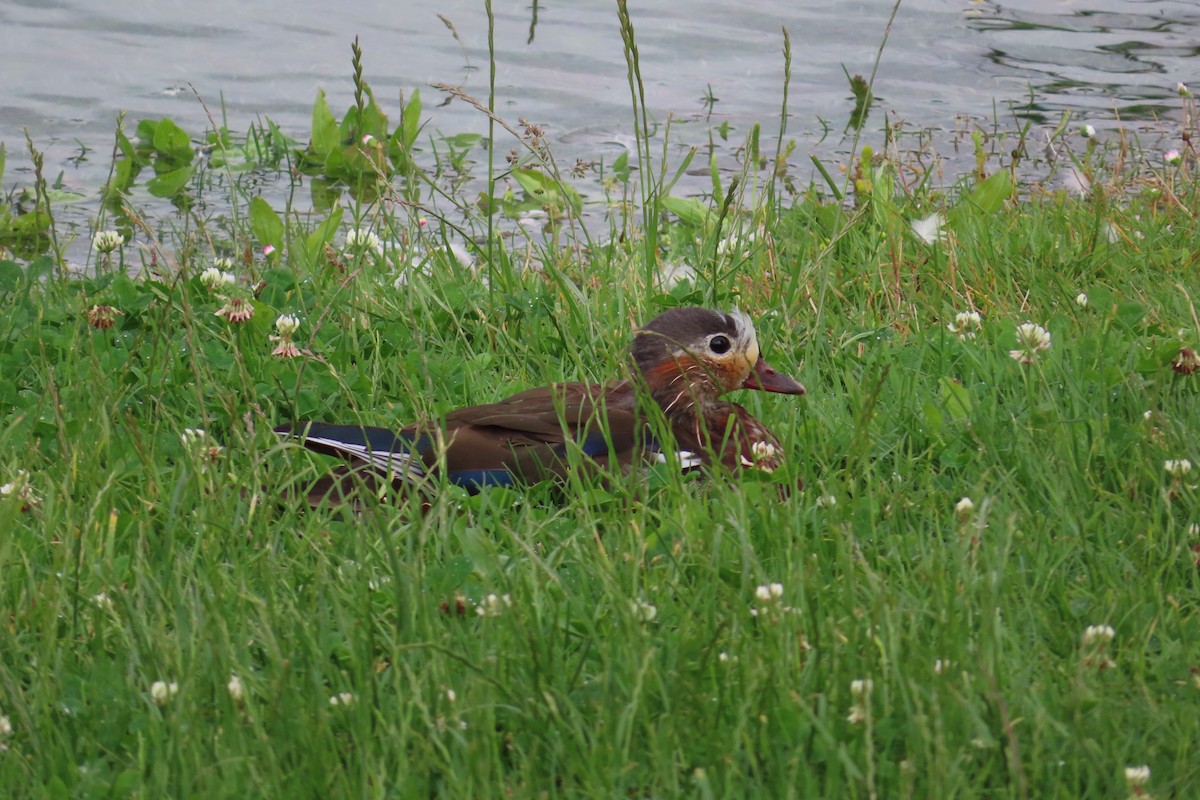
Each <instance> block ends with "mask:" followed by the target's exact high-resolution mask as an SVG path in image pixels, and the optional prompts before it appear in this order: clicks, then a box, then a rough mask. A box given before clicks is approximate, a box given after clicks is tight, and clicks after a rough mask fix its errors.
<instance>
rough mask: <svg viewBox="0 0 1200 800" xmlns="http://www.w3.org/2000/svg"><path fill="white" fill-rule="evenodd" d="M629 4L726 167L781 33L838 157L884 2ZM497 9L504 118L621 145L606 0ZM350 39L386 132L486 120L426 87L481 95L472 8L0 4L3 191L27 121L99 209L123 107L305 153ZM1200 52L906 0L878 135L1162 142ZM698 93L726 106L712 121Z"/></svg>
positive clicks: (890, 46) (1137, 33)
mask: <svg viewBox="0 0 1200 800" xmlns="http://www.w3.org/2000/svg"><path fill="white" fill-rule="evenodd" d="M630 5H631V13H632V16H633V22H634V26H635V29H636V34H637V41H638V47H639V51H640V62H641V68H642V74H643V76H644V78H645V84H646V92H647V101H648V104H649V107H650V109H651V112H652V114H653V115H654V116H655V117H657V118H658V119H659V120H665V119H667V117H668V115H674V117H675V118H676V119H678V120H679V121H680V123H681V124H680V125H679V126H678V127H677V128H676V136H677V137H678V140H680V141H683V142H689V141H690V142H701V141H705V140H706V139H707V131H708V128H709V126H710V125H719V124H721V123H727V124H728V125H729V126H730V130H731V133H730V139H729V142H730V144H729V146H728V149H727V151H726V152H725V154H724V156H725V157H726V158H727V159H728V158H732V153H733V152H734V148H735V147H736V145H738V144H741V143H742V141H744V137H745V135H746V133H747V131H748V130H749V127H750V126H751V125H752V124H754V123H755V122H761V123H763V126H764V129H765V130H766V131H770V132H773V131H775V130H776V129H777V128H778V125H779V110H780V102H781V92H782V87H783V78H782V75H783V58H782V53H781V51H782V47H783V36H782V33H781V28H783V27H786V28H787V29H788V31H789V32H790V34H791V40H792V51H793V65H792V75H793V77H792V84H791V100H790V109H789V110H790V112H791V114H790V119H789V120H788V135H789V137H792V138H795V139H797V141H798V142H799V147H798V148H797V151H796V155H795V157H794V163H795V165H796V169H797V170H798V171H799V172H800V173H802V174H804V175H807V174H809V172H810V171H811V166H810V165H809V164H808V153H809V152H810V151H816V150H821V149H822V148H825V147H836V145H835V142H836V140H837V139H838V138H839V137H840V134H841V131H842V130H843V128H844V127H845V125H846V121H847V118H848V115H849V112H850V110H851V108H852V101H851V99H850V94H849V91H848V88H847V82H846V79H845V76H844V74H843V71H842V69H843V66H844V67H845V69H846V70H848V71H849V72H850V73H852V74H854V73H859V74H863V75H869V74H870V70H871V67H872V63H873V61H874V59H875V54H876V51H877V49H878V47H879V43H880V41H881V39H882V37H883V35H884V31H885V28H886V26H887V20H888V16H889V14H890V12H891V7H892V6H891V3H888V2H881V1H880V0H806V2H804V3H794V2H781V1H780V0H740V2H738V3H729V2H727V1H726V0H721V1H720V2H716V1H714V0H690V2H688V3H687V4H681V3H679V2H677V1H676V0H634V2H631V3H630ZM535 12H536V16H535ZM495 14H496V35H495V41H496V62H497V78H496V82H497V83H496V85H497V95H498V100H497V107H498V111H499V113H500V114H501V115H502V116H504V117H506V118H508V119H510V120H511V121H512V122H513V123H514V124H515V122H516V119H517V118H518V117H524V118H526V119H528V120H530V121H533V122H537V123H539V124H541V125H543V126H544V127H545V128H546V130H547V132H548V137H549V140H550V142H551V144H552V146H553V147H554V148H555V151H556V153H557V154H558V155H559V157H560V160H561V161H563V162H564V163H570V161H572V160H573V159H574V158H575V157H584V158H588V159H591V158H599V157H603V158H608V159H611V158H612V157H613V156H614V155H615V154H617V153H619V152H620V151H621V149H622V147H623V146H624V145H623V143H627V142H628V141H629V139H630V136H631V134H632V130H633V127H632V122H631V118H632V114H631V103H630V91H629V84H628V80H627V77H626V65H625V59H624V55H623V51H622V43H621V38H620V32H619V25H618V21H617V14H616V7H615V3H613V2H609V1H607V0H558V2H549V3H546V2H541V3H538V4H537V5H536V7H535V6H533V5H531V4H530V3H529V2H523V3H519V4H518V3H509V2H503V1H502V0H497V2H496V3H495ZM439 15H440V18H439ZM443 19H444V20H445V22H444V21H443ZM447 22H448V23H449V25H450V26H453V30H454V31H455V32H457V35H458V37H459V40H461V42H460V41H459V40H456V39H455V36H454V35H453V34H452V33H451V29H450V27H449V26H448V25H447V24H446V23H447ZM355 36H358V37H359V39H360V41H361V43H362V46H363V49H364V51H365V75H366V78H367V80H368V82H369V83H370V84H371V86H372V87H373V88H374V90H375V92H376V96H377V97H378V98H379V100H380V101H381V103H382V104H383V106H384V107H385V109H386V110H387V111H388V112H389V114H390V115H391V117H392V120H393V122H395V121H396V120H397V119H398V114H397V111H396V109H397V107H398V102H399V100H398V98H399V96H400V93H401V92H405V93H409V92H411V91H412V90H413V89H414V88H417V87H420V88H421V91H422V94H423V96H424V100H425V105H424V107H425V116H426V117H427V118H428V120H429V122H428V125H429V128H428V130H430V131H431V132H441V133H445V134H456V133H463V132H479V133H483V132H484V131H485V130H486V120H485V118H484V117H483V116H482V115H481V114H480V113H479V112H478V111H476V110H475V109H473V108H471V107H470V106H468V105H467V104H465V103H463V102H460V101H457V100H455V101H453V102H450V103H448V104H446V105H439V103H441V101H442V100H443V99H444V96H443V95H440V94H439V93H438V92H436V91H434V90H433V89H431V88H429V86H428V84H429V83H431V82H444V83H450V84H455V85H461V86H462V87H463V88H464V89H465V91H467V92H468V93H470V94H472V95H474V96H476V97H479V98H481V99H486V96H487V81H488V75H487V70H488V52H487V22H486V18H485V15H484V13H483V4H482V2H480V1H479V0H470V2H468V1H467V0H442V2H439V3H417V2H411V1H407V2H406V1H405V0H400V2H395V1H394V0H393V2H381V1H379V0H375V1H368V0H360V1H359V2H347V3H338V4H332V3H327V2H314V0H288V2H277V3H266V2H259V3H250V2H231V0H188V2H182V1H181V0H133V1H132V2H119V3H118V2H111V1H110V2H100V3H96V2H84V0H19V1H16V2H14V1H12V0H9V1H8V2H0V75H3V77H4V79H3V81H0V142H4V143H5V144H7V146H8V152H9V157H8V169H7V171H6V173H5V176H4V188H5V190H9V189H11V188H12V187H13V186H15V185H28V184H29V183H30V182H31V168H30V165H29V159H28V157H27V155H26V154H25V145H24V141H25V131H26V130H27V131H28V133H29V135H30V136H31V137H32V139H33V141H34V144H35V145H36V147H38V149H40V150H42V151H44V152H45V153H46V163H47V170H46V171H47V174H48V176H49V177H51V178H53V177H54V176H55V175H57V174H58V173H59V171H62V180H63V183H64V185H65V186H66V187H67V188H69V189H73V190H76V191H80V192H82V193H84V194H85V195H87V196H89V197H91V198H94V197H95V196H96V194H97V192H98V190H99V189H100V187H101V186H102V185H103V183H104V181H105V179H106V178H107V174H108V168H109V164H110V162H111V151H112V145H113V131H114V129H115V125H116V117H117V112H118V110H125V111H126V112H127V120H128V122H127V127H128V128H129V130H130V131H132V129H133V128H134V127H135V125H136V122H137V120H139V119H142V118H158V117H162V116H169V117H171V118H173V119H174V120H175V121H176V122H178V123H179V124H180V125H181V126H182V127H183V128H184V129H185V130H187V131H189V132H191V133H193V134H194V135H199V134H200V133H202V132H203V131H204V130H205V129H206V128H207V127H209V124H210V123H209V121H208V117H207V115H206V111H205V107H204V106H203V105H202V104H201V102H200V99H203V101H204V103H205V104H206V105H207V108H208V112H211V113H212V114H213V115H214V117H215V118H216V119H217V120H218V121H220V120H221V119H222V117H224V118H225V120H226V122H227V124H228V126H229V127H230V128H231V129H232V130H234V131H237V132H244V131H245V130H246V129H247V127H248V126H249V125H250V123H251V122H253V121H255V120H259V119H262V118H263V117H269V118H270V119H272V120H273V121H275V122H276V123H278V124H279V125H280V126H281V127H282V128H283V130H284V131H285V132H286V133H288V134H290V135H292V136H294V137H295V138H297V139H301V140H305V141H306V140H307V137H308V130H309V123H310V113H311V108H312V102H313V99H314V97H315V95H316V92H317V89H318V88H323V89H324V90H325V91H326V92H327V93H328V95H329V98H330V105H331V106H332V108H333V110H334V113H335V114H338V115H339V116H340V115H341V113H343V112H344V110H345V109H346V108H347V107H348V106H349V105H350V104H351V102H352V99H353V84H352V81H351V78H350V42H351V41H352V40H353V39H354V37H355ZM1198 52H1200V7H1198V5H1197V4H1196V3H1194V2H1180V1H1179V0H1174V1H1172V0H1156V1H1155V2H1135V1H1132V0H1090V1H1089V2H1082V1H1079V0H1015V2H1004V3H998V2H973V1H972V0H912V1H911V2H905V3H903V4H902V5H901V7H900V11H899V14H898V16H897V17H896V21H895V25H894V27H893V29H892V31H891V34H890V38H889V40H888V42H887V47H886V50H885V52H884V56H883V59H882V62H881V64H880V69H879V75H878V77H877V79H876V83H875V92H876V96H877V98H878V100H879V106H878V107H877V108H876V109H875V110H874V111H873V112H872V116H871V118H870V119H869V121H868V125H867V132H868V134H869V136H868V140H871V137H874V140H878V139H879V131H880V129H881V127H882V124H883V118H884V115H885V114H889V115H891V117H892V119H893V121H895V120H901V119H902V120H903V121H904V122H905V123H906V125H907V126H910V127H911V128H930V129H932V130H934V131H949V130H951V129H953V128H955V127H961V126H962V125H963V121H962V118H963V116H965V117H967V118H969V119H970V120H974V121H976V122H982V123H986V124H990V121H991V120H992V119H993V117H998V118H999V120H1000V121H1001V122H1002V123H1004V124H1006V125H1009V126H1012V125H1014V124H1017V123H1019V122H1020V121H1021V120H1030V121H1032V122H1034V123H1035V124H1036V125H1038V126H1048V127H1052V126H1053V125H1055V124H1057V122H1058V120H1059V119H1060V117H1061V115H1062V113H1063V112H1070V113H1072V114H1073V115H1075V116H1076V117H1077V119H1078V120H1079V121H1080V122H1088V123H1091V124H1093V125H1096V127H1098V128H1103V127H1105V126H1106V125H1111V124H1112V123H1113V122H1114V121H1115V120H1116V119H1118V118H1119V119H1121V120H1123V121H1124V122H1125V123H1127V124H1134V125H1138V124H1142V123H1153V122H1155V121H1157V120H1163V121H1164V123H1163V127H1164V128H1165V129H1166V130H1168V131H1169V130H1171V123H1172V121H1174V122H1175V125H1176V126H1177V124H1178V122H1177V121H1178V118H1179V116H1180V111H1179V106H1180V104H1179V98H1178V97H1177V95H1176V93H1175V87H1176V84H1177V82H1180V81H1183V82H1187V81H1189V79H1194V80H1195V81H1196V83H1197V84H1198V86H1197V88H1198V89H1200V73H1198V72H1197V64H1198V61H1197V58H1196V56H1197V53H1198ZM706 94H707V95H709V96H711V97H714V98H716V100H715V102H714V103H713V104H712V110H711V114H709V113H708V110H707V109H706V107H705V104H704V97H705V95H706ZM1031 96H1032V97H1033V100H1032V101H1031V100H1030V98H1031ZM827 132H832V134H833V136H832V137H831V136H827V135H826V133H827ZM507 146H508V145H507V144H505V148H507ZM96 210H97V208H96V207H93V206H89V205H88V204H87V203H84V204H82V205H81V206H80V209H78V210H76V217H77V220H78V222H79V223H80V224H82V225H84V226H85V227H86V220H87V218H88V216H89V215H91V216H94V215H95V213H96Z"/></svg>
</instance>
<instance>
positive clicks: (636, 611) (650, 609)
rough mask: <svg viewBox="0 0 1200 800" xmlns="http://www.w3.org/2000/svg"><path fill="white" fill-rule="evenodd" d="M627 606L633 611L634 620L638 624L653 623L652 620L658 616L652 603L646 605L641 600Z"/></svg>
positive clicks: (656, 609)
mask: <svg viewBox="0 0 1200 800" xmlns="http://www.w3.org/2000/svg"><path fill="white" fill-rule="evenodd" d="M629 605H630V607H631V609H632V611H633V616H634V619H636V620H638V621H639V622H653V621H654V618H655V617H657V616H658V608H657V607H655V606H654V605H653V604H652V603H647V602H645V601H643V600H633V601H631V602H630V604H629Z"/></svg>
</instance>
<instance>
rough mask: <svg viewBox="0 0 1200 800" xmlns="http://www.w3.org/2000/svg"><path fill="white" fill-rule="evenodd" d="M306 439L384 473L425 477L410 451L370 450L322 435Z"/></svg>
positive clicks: (414, 478) (412, 477)
mask: <svg viewBox="0 0 1200 800" xmlns="http://www.w3.org/2000/svg"><path fill="white" fill-rule="evenodd" d="M306 441H309V442H316V443H317V444H323V445H325V446H326V447H329V448H332V449H334V450H336V451H338V452H339V453H342V454H343V455H345V456H348V457H349V458H357V459H358V460H359V461H365V462H366V463H368V464H370V465H371V466H372V467H374V468H375V469H377V470H379V471H381V472H383V473H384V474H385V475H390V474H392V473H395V474H396V475H401V476H404V477H407V478H409V479H411V480H417V479H419V478H423V477H425V470H424V469H423V468H422V467H421V465H420V463H419V462H417V460H416V459H415V458H413V457H412V455H411V454H410V453H390V452H388V451H386V450H382V451H380V450H370V449H368V448H367V446H366V445H362V444H350V443H349V442H343V441H341V440H340V439H326V438H324V437H322V436H309V437H308V438H307V440H306Z"/></svg>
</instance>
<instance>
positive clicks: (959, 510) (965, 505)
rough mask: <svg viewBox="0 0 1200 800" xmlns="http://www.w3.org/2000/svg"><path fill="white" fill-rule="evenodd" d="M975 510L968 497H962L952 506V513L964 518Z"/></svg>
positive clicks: (972, 502)
mask: <svg viewBox="0 0 1200 800" xmlns="http://www.w3.org/2000/svg"><path fill="white" fill-rule="evenodd" d="M974 510H975V502H974V501H973V500H971V498H969V497H964V498H962V499H961V500H959V501H958V502H957V503H955V504H954V513H956V514H958V515H959V516H960V517H965V516H967V515H968V514H970V513H971V512H972V511H974Z"/></svg>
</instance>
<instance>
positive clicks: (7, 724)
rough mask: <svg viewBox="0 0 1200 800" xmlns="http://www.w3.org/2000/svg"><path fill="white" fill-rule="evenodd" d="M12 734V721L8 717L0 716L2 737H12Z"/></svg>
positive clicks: (0, 734) (0, 733)
mask: <svg viewBox="0 0 1200 800" xmlns="http://www.w3.org/2000/svg"><path fill="white" fill-rule="evenodd" d="M12 732H13V726H12V721H11V720H10V719H9V718H8V717H6V716H0V736H11V735H12Z"/></svg>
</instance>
